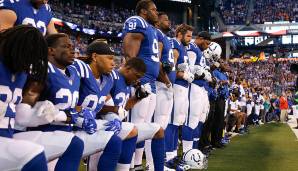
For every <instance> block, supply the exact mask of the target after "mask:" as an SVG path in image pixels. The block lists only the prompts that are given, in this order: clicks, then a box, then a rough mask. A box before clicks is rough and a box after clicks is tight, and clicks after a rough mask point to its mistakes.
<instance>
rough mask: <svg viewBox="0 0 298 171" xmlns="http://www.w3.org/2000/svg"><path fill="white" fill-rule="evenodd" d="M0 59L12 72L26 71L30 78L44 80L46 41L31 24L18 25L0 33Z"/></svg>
mask: <svg viewBox="0 0 298 171" xmlns="http://www.w3.org/2000/svg"><path fill="white" fill-rule="evenodd" d="M0 60H1V61H2V62H3V63H4V65H5V66H6V67H8V68H9V69H10V71H11V72H12V73H14V74H16V73H19V72H26V73H27V74H29V77H30V78H31V79H34V80H36V81H39V82H44V81H45V80H46V77H47V69H48V68H47V66H48V47H47V43H46V41H45V39H44V37H43V35H42V34H41V32H40V31H39V30H38V29H36V28H34V27H32V26H25V25H20V26H16V27H13V28H10V29H8V30H5V31H4V32H2V33H1V34H0Z"/></svg>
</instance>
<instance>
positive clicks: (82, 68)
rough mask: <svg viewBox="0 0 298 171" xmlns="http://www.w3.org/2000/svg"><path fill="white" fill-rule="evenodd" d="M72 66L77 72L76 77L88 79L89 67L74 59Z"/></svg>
mask: <svg viewBox="0 0 298 171" xmlns="http://www.w3.org/2000/svg"><path fill="white" fill-rule="evenodd" d="M72 66H73V67H75V68H76V70H77V71H78V75H79V76H80V77H81V78H89V77H90V74H92V73H91V69H90V68H89V66H88V65H87V64H86V63H85V62H83V61H81V60H78V59H76V60H75V61H74V63H73V64H72Z"/></svg>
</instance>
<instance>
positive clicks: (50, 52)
mask: <svg viewBox="0 0 298 171" xmlns="http://www.w3.org/2000/svg"><path fill="white" fill-rule="evenodd" d="M54 51H55V49H54V48H52V47H48V56H52V55H53V54H54Z"/></svg>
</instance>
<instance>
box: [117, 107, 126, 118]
mask: <svg viewBox="0 0 298 171" xmlns="http://www.w3.org/2000/svg"><path fill="white" fill-rule="evenodd" d="M127 115H128V111H127V110H125V109H124V107H123V106H119V109H118V116H119V118H120V120H123V119H125V118H126V116H127Z"/></svg>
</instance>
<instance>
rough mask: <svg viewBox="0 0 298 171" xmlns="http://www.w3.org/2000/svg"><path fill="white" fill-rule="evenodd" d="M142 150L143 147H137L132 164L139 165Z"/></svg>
mask: <svg viewBox="0 0 298 171" xmlns="http://www.w3.org/2000/svg"><path fill="white" fill-rule="evenodd" d="M143 151H144V148H137V149H136V152H135V162H134V165H141V164H142V158H143Z"/></svg>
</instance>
